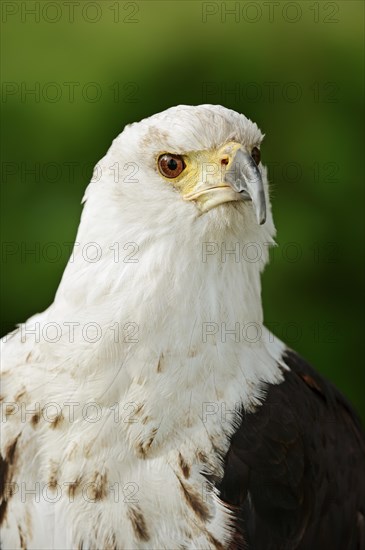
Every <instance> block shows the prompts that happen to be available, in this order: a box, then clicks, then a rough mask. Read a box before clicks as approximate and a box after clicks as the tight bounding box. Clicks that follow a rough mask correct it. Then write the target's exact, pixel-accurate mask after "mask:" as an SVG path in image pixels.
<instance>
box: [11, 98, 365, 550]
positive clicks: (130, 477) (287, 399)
mask: <svg viewBox="0 0 365 550" xmlns="http://www.w3.org/2000/svg"><path fill="white" fill-rule="evenodd" d="M262 139H263V134H262V133H261V131H260V130H259V128H258V126H257V125H256V124H255V123H253V122H252V121H251V120H249V119H248V118H247V117H245V116H244V115H243V114H239V113H237V112H235V111H233V110H230V109H227V108H225V107H222V106H219V105H199V106H185V105H180V106H177V107H172V108H169V109H167V110H165V111H163V112H161V113H159V114H156V115H153V116H151V117H149V118H146V119H144V120H142V121H140V122H138V123H133V124H130V125H128V126H126V127H125V128H124V130H123V131H122V133H121V134H120V135H119V136H118V137H117V138H116V139H115V140H114V141H113V143H112V145H111V147H110V149H109V150H108V152H107V153H106V155H105V156H104V158H103V159H102V160H101V161H100V162H99V163H98V164H97V166H96V168H95V171H94V174H93V177H92V179H91V182H90V184H89V186H88V187H87V190H86V192H85V196H84V199H83V202H84V208H83V212H82V216H81V221H80V225H79V229H78V233H77V237H76V241H75V245H74V247H73V251H72V254H71V256H70V259H69V262H68V264H67V266H66V268H65V271H64V274H63V277H62V279H61V282H60V284H59V287H58V289H57V292H56V295H55V298H54V301H53V303H52V305H50V307H49V308H48V309H46V310H45V311H44V312H42V313H39V314H36V315H34V316H32V317H31V318H30V319H28V320H27V321H26V322H25V323H22V324H20V325H18V326H17V328H16V329H15V330H14V331H13V332H11V333H10V334H8V335H7V336H5V337H4V338H3V340H2V385H1V463H0V467H1V485H0V492H1V504H0V522H1V548H2V549H3V550H8V549H12V550H14V549H18V548H21V549H22V550H25V549H27V550H31V549H37V550H39V549H47V550H49V549H54V550H60V549H62V550H65V549H67V550H68V549H75V550H107V549H108V550H122V549H126V550H127V549H128V550H130V549H149V550H151V549H152V550H155V549H156V550H157V549H169V550H171V549H179V550H182V549H204V550H206V549H216V550H223V549H227V550H237V549H242V550H279V549H280V550H294V549H296V550H297V549H298V550H307V549H308V550H316V549H318V550H324V549H327V548H330V549H331V550H360V549H364V547H365V546H364V545H365V511H364V506H365V487H364V486H365V481H364V480H365V474H364V467H365V444H364V435H363V432H362V428H361V425H360V422H359V419H358V417H357V416H356V413H355V412H354V411H353V409H352V407H351V405H350V404H349V402H348V401H347V400H346V398H345V397H344V396H343V395H342V394H341V393H340V392H339V391H338V390H337V389H336V388H335V387H334V386H333V385H332V384H331V383H330V382H328V381H326V380H325V379H324V378H323V377H322V376H321V375H320V374H318V373H317V372H316V371H315V370H314V369H313V368H312V367H311V366H310V365H309V364H308V363H307V362H306V361H305V360H304V359H302V358H301V357H300V356H299V355H298V354H297V353H296V352H295V351H293V350H292V349H289V348H288V347H287V346H286V345H285V343H283V342H281V341H280V340H279V339H278V338H277V337H275V335H274V334H272V333H271V332H270V331H269V330H268V329H267V328H266V327H265V325H264V319H263V309H262V301H261V282H260V276H261V272H262V270H263V269H264V267H265V265H266V264H267V262H268V259H269V248H270V246H271V245H274V237H275V227H274V223H273V217H272V211H271V204H270V197H269V186H268V178H267V170H266V168H265V167H264V165H263V164H262V163H261V158H260V157H261V153H260V147H261V142H262Z"/></svg>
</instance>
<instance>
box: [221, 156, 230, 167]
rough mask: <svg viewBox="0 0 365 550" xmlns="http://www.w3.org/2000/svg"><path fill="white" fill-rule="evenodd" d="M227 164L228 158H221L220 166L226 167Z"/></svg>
mask: <svg viewBox="0 0 365 550" xmlns="http://www.w3.org/2000/svg"><path fill="white" fill-rule="evenodd" d="M228 162H229V159H228V157H224V158H222V160H221V164H222V166H227V164H228Z"/></svg>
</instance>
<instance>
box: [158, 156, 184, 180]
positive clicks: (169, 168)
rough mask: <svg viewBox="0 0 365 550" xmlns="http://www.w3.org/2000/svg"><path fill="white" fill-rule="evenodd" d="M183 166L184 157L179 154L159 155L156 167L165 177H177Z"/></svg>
mask: <svg viewBox="0 0 365 550" xmlns="http://www.w3.org/2000/svg"><path fill="white" fill-rule="evenodd" d="M184 168H185V162H184V159H183V158H182V157H181V156H180V155H167V154H166V155H161V156H160V158H159V159H158V169H159V170H160V172H161V174H162V175H163V176H165V178H177V176H180V174H181V172H182V171H183V170H184Z"/></svg>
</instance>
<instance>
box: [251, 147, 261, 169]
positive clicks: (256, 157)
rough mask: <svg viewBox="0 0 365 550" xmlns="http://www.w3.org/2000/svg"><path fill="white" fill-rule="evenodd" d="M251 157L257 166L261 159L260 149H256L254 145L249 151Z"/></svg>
mask: <svg viewBox="0 0 365 550" xmlns="http://www.w3.org/2000/svg"><path fill="white" fill-rule="evenodd" d="M251 157H252V158H253V160H254V161H255V162H256V164H257V166H258V165H259V164H260V160H261V152H260V149H258V148H257V147H254V148H253V149H252V151H251Z"/></svg>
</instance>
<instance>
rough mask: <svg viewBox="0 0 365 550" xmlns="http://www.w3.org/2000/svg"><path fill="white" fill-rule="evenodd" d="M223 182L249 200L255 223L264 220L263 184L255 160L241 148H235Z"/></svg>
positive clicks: (262, 222)
mask: <svg viewBox="0 0 365 550" xmlns="http://www.w3.org/2000/svg"><path fill="white" fill-rule="evenodd" d="M225 182H227V183H229V184H230V186H231V187H232V188H233V189H234V190H235V191H237V193H240V195H241V197H242V199H243V200H251V201H252V205H253V208H254V210H255V214H256V219H257V223H259V224H260V225H262V224H264V223H265V221H266V199H265V192H264V184H263V181H262V177H261V174H260V170H259V169H258V167H257V165H256V163H255V161H254V160H253V158H252V157H251V155H249V153H248V152H247V151H245V150H244V149H243V148H240V149H238V150H237V152H236V154H235V156H234V158H233V160H232V162H231V163H230V167H229V168H228V169H227V171H226V174H225Z"/></svg>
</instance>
